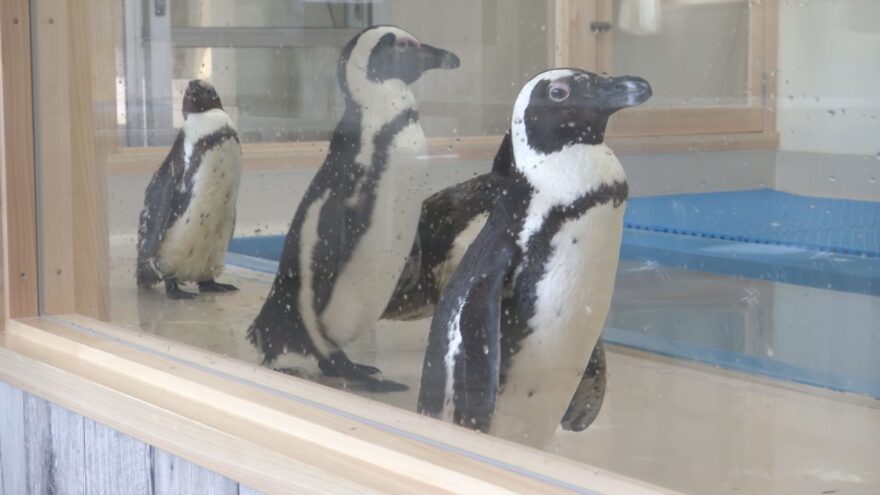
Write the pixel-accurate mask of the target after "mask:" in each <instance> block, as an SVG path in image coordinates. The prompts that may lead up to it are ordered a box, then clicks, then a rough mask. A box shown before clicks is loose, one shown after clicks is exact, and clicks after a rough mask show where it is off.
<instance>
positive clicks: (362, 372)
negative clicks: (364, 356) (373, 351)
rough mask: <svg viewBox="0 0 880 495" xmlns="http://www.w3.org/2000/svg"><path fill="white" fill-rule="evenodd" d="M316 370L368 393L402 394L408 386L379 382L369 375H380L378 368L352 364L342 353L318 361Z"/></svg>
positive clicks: (385, 381) (393, 382)
mask: <svg viewBox="0 0 880 495" xmlns="http://www.w3.org/2000/svg"><path fill="white" fill-rule="evenodd" d="M318 368H320V369H321V372H322V373H323V374H324V375H325V376H332V377H340V378H342V379H344V380H345V381H346V382H349V384H350V385H351V388H354V389H357V390H365V391H368V392H403V391H405V390H409V386H407V385H404V384H402V383H398V382H395V381H392V380H380V379H378V378H375V377H373V376H371V375H376V374H380V373H382V371H381V370H379V368H376V367H375V366H369V365H366V364H358V363H355V362H352V361H351V360H350V359H349V358H348V356H346V355H345V353H344V352H342V351H337V352H334V353H333V354H331V355H330V358H329V359H323V358H319V359H318Z"/></svg>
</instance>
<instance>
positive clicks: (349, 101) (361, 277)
mask: <svg viewBox="0 0 880 495" xmlns="http://www.w3.org/2000/svg"><path fill="white" fill-rule="evenodd" d="M458 65H459V59H458V57H457V56H456V55H455V54H453V53H451V52H448V51H446V50H441V49H438V48H434V47H432V46H430V45H427V44H424V43H421V42H419V41H418V40H417V39H416V38H415V37H414V36H413V35H412V34H410V33H407V32H406V31H404V30H402V29H399V28H396V27H392V26H379V27H373V28H369V29H366V30H364V31H363V32H361V33H360V34H358V35H357V36H355V37H354V39H352V40H351V41H350V42H349V43H348V44H347V45H346V46H345V47H344V48H343V50H342V53H341V55H340V58H339V63H338V79H339V85H340V87H341V89H342V92H343V95H344V98H345V111H344V114H343V116H342V119H341V120H340V122H339V124H338V125H337V127H336V130H335V132H334V134H333V137H332V139H331V142H330V150H329V152H328V155H327V158H326V160H325V161H324V164H323V165H322V166H321V167H320V169H319V170H318V172H317V174H316V175H315V177H314V179H313V180H312V182H311V184H310V185H309V187H308V189H307V190H306V193H305V196H304V197H303V199H302V201H301V202H300V204H299V207H298V208H297V211H296V214H295V215H294V217H293V221H292V223H291V225H290V230H289V231H288V234H287V238H286V240H285V243H284V250H283V253H282V257H281V260H280V263H279V267H278V273H277V275H276V277H275V281H274V283H273V285H272V289H271V290H270V292H269V295H268V296H267V298H266V301H265V303H264V304H263V307H262V309H261V310H260V312H259V314H258V315H257V317H256V319H255V320H254V322H253V324H252V325H251V326H250V328H249V329H248V338H249V340H250V341H251V343H253V344H254V345H255V346H256V347H257V349H258V350H259V352H260V353H261V354H262V358H263V363H264V364H266V365H268V364H270V363H272V362H273V361H274V360H275V359H276V358H277V357H278V356H279V355H281V354H283V353H286V352H294V353H301V354H307V355H313V356H315V357H316V358H317V360H318V366H319V368H320V369H321V371H322V372H323V373H324V374H326V375H330V376H341V377H343V378H345V379H347V380H349V381H353V382H358V383H359V384H360V385H362V386H365V387H367V388H369V389H373V390H404V389H406V387H405V386H403V385H401V384H398V383H395V382H392V381H388V380H379V379H377V378H375V377H373V376H371V375H374V374H376V373H378V372H379V370H378V369H376V368H374V367H372V366H366V365H361V364H356V363H353V362H352V361H351V360H349V358H348V357H347V356H346V354H345V353H344V352H343V350H342V347H343V346H344V345H345V344H347V343H349V342H351V341H352V340H354V339H355V338H357V337H358V336H359V335H360V334H361V333H362V332H363V331H364V330H366V329H368V328H369V327H370V326H371V325H373V324H375V323H376V322H377V321H378V320H379V318H380V316H381V315H382V310H383V309H384V308H385V305H386V304H387V302H388V300H389V298H390V297H391V293H392V291H393V290H394V285H395V282H396V281H397V276H398V275H399V274H400V272H401V270H402V269H403V266H404V263H405V261H406V258H407V254H408V253H409V249H410V247H411V245H412V243H413V238H414V237H415V234H416V227H417V222H418V215H419V206H420V205H421V203H422V200H423V199H424V196H425V194H424V193H422V192H421V189H420V187H421V185H422V184H424V182H425V179H426V175H427V169H426V168H425V161H424V160H418V159H417V157H418V156H419V155H423V154H424V153H425V152H426V142H425V135H424V133H423V132H422V128H421V126H420V125H419V116H418V111H417V109H416V99H415V96H414V95H413V93H412V91H411V90H410V88H409V85H410V84H412V83H413V82H415V81H416V80H417V79H419V77H420V76H421V75H422V73H424V72H426V71H428V70H430V69H437V68H441V69H453V68H456V67H458Z"/></svg>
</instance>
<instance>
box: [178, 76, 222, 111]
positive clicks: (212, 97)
mask: <svg viewBox="0 0 880 495" xmlns="http://www.w3.org/2000/svg"><path fill="white" fill-rule="evenodd" d="M213 108H220V109H222V108H223V105H222V104H221V103H220V97H219V96H218V95H217V90H215V89H214V86H213V85H211V83H209V82H208V81H205V80H204V79H193V80H192V81H190V82H189V84H188V85H187V86H186V92H185V93H184V94H183V108H182V111H183V118H184V119H186V117H187V115H189V114H191V113H202V112H207V111H208V110H211V109H213Z"/></svg>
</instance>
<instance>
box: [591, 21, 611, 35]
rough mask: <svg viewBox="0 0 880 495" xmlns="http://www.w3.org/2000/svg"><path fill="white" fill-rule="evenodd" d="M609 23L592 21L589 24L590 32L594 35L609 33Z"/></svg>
mask: <svg viewBox="0 0 880 495" xmlns="http://www.w3.org/2000/svg"><path fill="white" fill-rule="evenodd" d="M611 27H612V26H611V23H610V22H608V21H593V22H591V23H590V31H592V32H594V33H604V32H606V31H611Z"/></svg>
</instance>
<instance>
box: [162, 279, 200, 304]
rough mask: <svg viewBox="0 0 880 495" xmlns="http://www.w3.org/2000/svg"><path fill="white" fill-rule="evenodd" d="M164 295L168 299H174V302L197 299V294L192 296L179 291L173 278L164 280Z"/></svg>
mask: <svg viewBox="0 0 880 495" xmlns="http://www.w3.org/2000/svg"><path fill="white" fill-rule="evenodd" d="M165 295H166V296H168V299H174V300H176V301H180V300H186V299H195V298H197V297H199V295H198V294H193V293H192V292H187V291H185V290H183V289H181V288H180V285H178V284H177V279H174V278H166V279H165Z"/></svg>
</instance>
